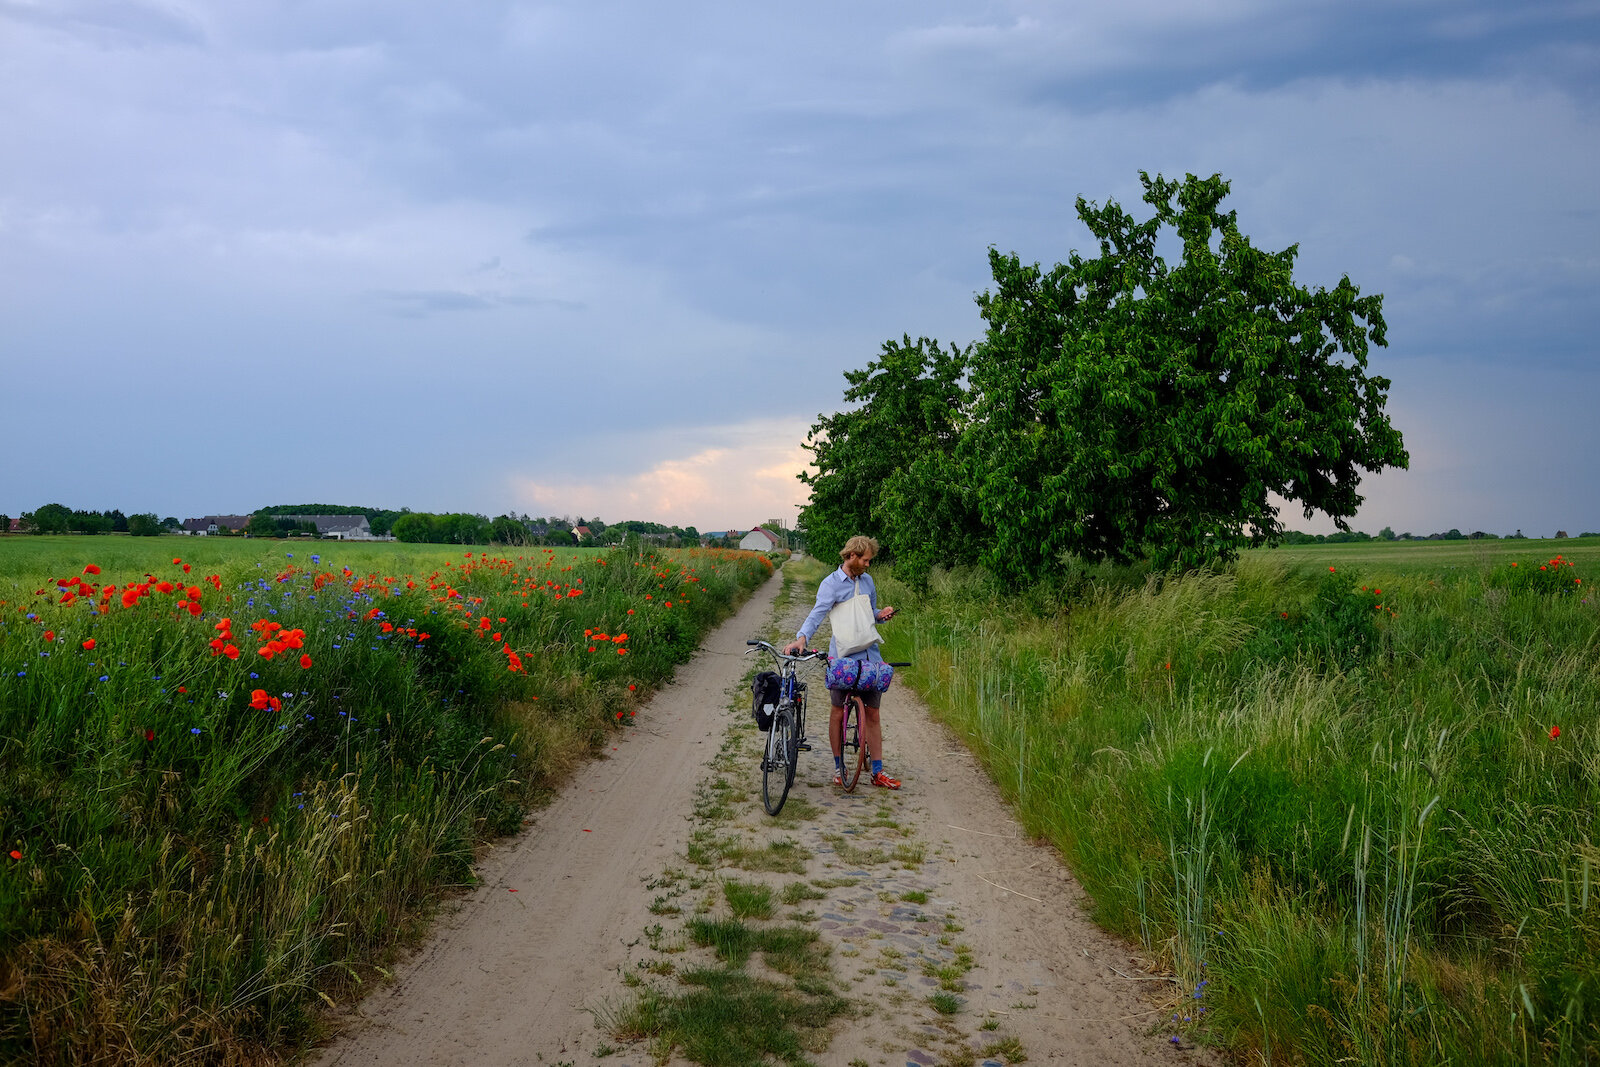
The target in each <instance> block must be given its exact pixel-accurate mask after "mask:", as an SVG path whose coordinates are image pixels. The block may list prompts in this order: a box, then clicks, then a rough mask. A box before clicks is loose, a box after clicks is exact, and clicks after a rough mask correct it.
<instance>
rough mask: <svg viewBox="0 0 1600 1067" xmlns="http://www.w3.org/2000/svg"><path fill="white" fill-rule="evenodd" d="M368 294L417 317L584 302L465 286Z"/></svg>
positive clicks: (577, 306)
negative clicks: (442, 313)
mask: <svg viewBox="0 0 1600 1067" xmlns="http://www.w3.org/2000/svg"><path fill="white" fill-rule="evenodd" d="M367 298H368V299H370V300H372V301H373V302H375V303H376V304H377V305H378V306H380V307H382V308H383V309H384V310H385V311H387V312H388V313H390V314H392V315H399V316H401V317H402V318H408V319H416V318H422V317H424V316H427V315H433V314H436V313H441V312H456V311H494V310H496V309H498V308H508V307H515V308H553V309H558V310H564V311H578V310H582V308H583V306H584V305H583V304H582V303H581V302H578V301H572V300H557V299H553V298H549V297H535V296H524V295H519V294H514V293H513V294H498V293H475V292H466V291H462V290H447V289H439V290H416V291H392V290H391V291H376V292H371V293H368V294H367Z"/></svg>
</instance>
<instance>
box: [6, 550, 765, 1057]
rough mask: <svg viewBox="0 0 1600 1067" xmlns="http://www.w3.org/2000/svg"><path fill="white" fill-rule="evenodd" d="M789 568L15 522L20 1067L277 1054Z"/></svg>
mask: <svg viewBox="0 0 1600 1067" xmlns="http://www.w3.org/2000/svg"><path fill="white" fill-rule="evenodd" d="M771 572H772V563H771V562H770V561H769V560H768V559H766V558H765V557H762V556H758V555H756V554H754V553H748V552H729V551H698V550H696V551H664V552H659V553H646V552H642V551H640V550H639V549H638V548H637V546H636V545H635V546H633V547H625V548H622V549H616V550H612V551H607V552H600V551H588V552H584V551H578V550H574V549H548V550H547V549H538V548H532V549H521V550H510V551H506V552H502V551H498V550H483V549H480V548H478V547H476V546H467V547H465V548H460V549H446V548H443V547H434V546H418V545H393V544H362V545H345V544H341V543H338V542H314V541H303V542H302V541H287V542H274V541H261V540H244V539H239V540H233V539H188V538H176V537H172V538H151V539H148V540H147V539H134V538H114V537H77V538H20V537H9V538H0V783H3V785H0V1062H5V1063H41V1064H77V1063H91V1062H93V1063H108V1064H117V1063H129V1064H132V1063H139V1064H145V1063H177V1062H183V1063H217V1064H224V1063H255V1062H272V1061H275V1060H276V1059H278V1058H280V1057H281V1056H282V1055H283V1054H285V1053H292V1052H293V1051H294V1050H295V1049H296V1048H298V1047H300V1046H302V1045H304V1044H305V1043H306V1042H308V1041H310V1040H312V1039H313V1038H314V1037H315V1035H316V1033H317V1028H318V1017H317V1010H318V1008H319V1006H325V1005H329V1004H333V1003H336V1002H337V1001H339V1000H340V999H344V998H349V997H351V996H353V995H355V994H356V993H357V992H358V991H359V990H360V989H361V988H362V987H363V986H364V985H366V984H367V983H369V982H370V981H371V980H372V979H373V978H374V977H377V976H381V975H383V974H385V973H386V971H385V967H386V965H387V963H388V962H389V961H390V959H391V958H392V957H393V956H394V955H395V953H396V952H397V951H398V950H399V949H400V948H401V947H403V946H404V945H406V944H407V943H408V942H410V941H412V940H414V939H415V937H416V936H417V935H418V933H419V931H420V930H421V928H422V925H423V923H424V921H425V919H426V917H427V915H428V913H429V910H430V907H431V906H432V904H433V903H434V902H435V901H437V900H438V899H439V898H440V896H441V894H443V893H445V892H447V891H448V890H449V889H450V888H451V887H458V886H463V885H467V884H470V883H471V881H472V878H473V868H472V864H473V856H474V849H475V848H476V846H477V845H478V844H479V843H481V842H482V841H484V840H485V839H486V838H488V837H492V836H494V835H497V834H504V833H509V832H512V831H514V830H516V829H517V828H518V827H519V826H520V825H521V822H522V818H523V815H524V814H525V813H526V812H527V811H528V810H529V809H530V807H531V806H532V805H534V804H537V803H538V802H539V800H540V798H541V797H543V796H545V795H548V793H549V791H550V790H551V789H552V788H553V787H554V786H555V785H556V784H557V783H559V782H560V781H561V780H562V778H563V777H564V776H565V775H567V774H568V773H570V771H571V770H572V769H573V768H574V767H575V766H577V765H579V764H580V763H581V762H582V761H583V760H585V759H587V758H588V757H589V756H590V755H591V754H593V753H594V752H595V751H596V750H597V749H598V748H599V747H600V746H601V745H602V744H603V742H604V741H605V740H606V739H607V738H608V737H610V736H611V735H612V733H613V732H614V731H617V730H626V729H629V728H630V726H631V723H632V716H633V713H634V710H635V708H636V707H637V706H638V705H639V702H640V701H641V700H642V699H643V698H644V697H645V696H646V695H647V694H648V693H649V692H650V691H651V690H653V689H654V688H655V687H657V686H659V685H660V684H662V683H663V682H665V681H666V680H667V679H668V678H670V677H671V675H672V673H673V670H674V668H675V666H676V665H677V664H679V663H681V662H684V661H685V660H687V659H688V658H689V656H691V655H692V654H693V651H694V649H695V647H696V646H697V644H698V642H699V639H700V636H701V635H702V634H703V633H704V632H705V631H706V630H707V629H708V628H710V627H711V626H713V625H714V624H715V623H716V622H718V621H720V620H721V619H722V618H723V617H725V616H726V615H727V614H728V613H729V612H730V611H732V610H733V608H734V607H735V606H736V605H737V603H738V602H740V601H741V600H742V599H743V598H744V597H745V596H746V595H747V594H748V593H749V592H750V591H751V590H752V589H754V588H755V587H756V586H758V585H760V584H761V583H762V582H764V581H765V580H766V579H767V577H768V576H769V575H770V574H771Z"/></svg>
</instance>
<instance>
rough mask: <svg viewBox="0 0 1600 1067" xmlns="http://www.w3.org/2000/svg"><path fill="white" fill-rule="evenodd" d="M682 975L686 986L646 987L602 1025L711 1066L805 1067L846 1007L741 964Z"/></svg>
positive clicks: (663, 1053)
mask: <svg viewBox="0 0 1600 1067" xmlns="http://www.w3.org/2000/svg"><path fill="white" fill-rule="evenodd" d="M682 981H683V983H684V984H685V985H687V986H689V987H690V991H689V992H687V993H683V994H673V993H670V992H666V991H663V990H654V989H653V990H649V991H647V992H645V993H644V994H643V995H642V996H641V997H640V998H639V1000H638V1001H636V1002H635V1003H634V1004H632V1005H630V1006H629V1007H627V1008H625V1009H623V1010H621V1011H618V1012H615V1013H611V1012H605V1013H602V1017H601V1022H602V1025H605V1026H606V1027H607V1028H608V1029H609V1030H610V1031H611V1032H612V1034H613V1036H614V1037H616V1038H619V1039H622V1040H649V1041H650V1042H651V1045H652V1051H653V1052H654V1053H655V1054H656V1056H657V1057H658V1058H659V1059H661V1060H666V1059H667V1058H669V1057H670V1055H671V1054H672V1052H673V1051H674V1050H678V1051H681V1052H682V1054H683V1055H684V1056H686V1057H687V1058H689V1059H691V1060H693V1061H695V1062H696V1063H701V1064H705V1065H707V1067H745V1065H747V1064H752V1063H763V1062H768V1061H769V1058H770V1059H776V1060H778V1061H780V1062H783V1063H788V1064H793V1065H795V1067H800V1065H802V1064H805V1063H807V1062H809V1061H808V1060H807V1057H806V1052H807V1051H819V1050H820V1047H824V1046H825V1045H826V1035H827V1028H828V1025H829V1023H830V1022H832V1020H833V1019H834V1018H835V1017H836V1016H838V1015H841V1014H843V1013H844V1012H845V1011H846V1010H847V1009H848V1007H849V1002H848V1001H846V1000H845V999H844V998H843V997H841V996H839V995H838V994H836V993H832V992H827V993H806V992H801V991H798V990H794V989H789V988H786V987H784V986H782V985H779V984H777V983H775V982H770V981H767V980H765V979H762V978H756V977H753V976H751V975H749V974H747V973H746V972H745V971H743V970H742V969H739V968H736V967H719V968H702V969H699V970H695V971H689V972H687V973H685V974H684V975H683V976H682Z"/></svg>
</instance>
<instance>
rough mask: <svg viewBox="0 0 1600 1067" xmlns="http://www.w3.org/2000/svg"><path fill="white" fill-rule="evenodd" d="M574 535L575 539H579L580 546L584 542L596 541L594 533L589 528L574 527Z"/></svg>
mask: <svg viewBox="0 0 1600 1067" xmlns="http://www.w3.org/2000/svg"><path fill="white" fill-rule="evenodd" d="M572 533H573V535H574V536H575V537H577V539H578V543H579V544H582V543H583V542H584V541H591V540H593V539H594V531H593V530H591V529H589V527H587V526H574V527H573V528H572Z"/></svg>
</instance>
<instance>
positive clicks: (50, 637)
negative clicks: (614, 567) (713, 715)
mask: <svg viewBox="0 0 1600 1067" xmlns="http://www.w3.org/2000/svg"><path fill="white" fill-rule="evenodd" d="M44 639H45V640H46V641H54V640H55V639H56V632H55V631H54V630H46V631H45V632H44ZM591 651H592V650H591Z"/></svg>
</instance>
